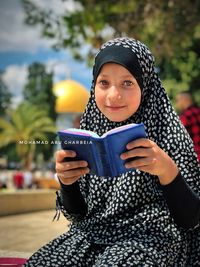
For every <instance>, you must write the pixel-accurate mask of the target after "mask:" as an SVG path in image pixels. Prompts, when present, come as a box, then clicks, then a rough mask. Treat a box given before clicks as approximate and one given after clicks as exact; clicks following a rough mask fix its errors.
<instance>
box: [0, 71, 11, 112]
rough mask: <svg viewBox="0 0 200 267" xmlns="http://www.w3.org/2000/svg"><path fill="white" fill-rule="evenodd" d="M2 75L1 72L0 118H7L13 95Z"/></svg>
mask: <svg viewBox="0 0 200 267" xmlns="http://www.w3.org/2000/svg"><path fill="white" fill-rule="evenodd" d="M2 74H3V73H2V72H0V117H3V116H5V114H6V111H7V110H8V108H9V107H10V104H11V93H10V92H9V90H8V87H7V86H6V84H5V83H4V81H3V79H2Z"/></svg>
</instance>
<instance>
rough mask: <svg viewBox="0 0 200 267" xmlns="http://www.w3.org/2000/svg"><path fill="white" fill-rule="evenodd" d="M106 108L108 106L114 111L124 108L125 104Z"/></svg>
mask: <svg viewBox="0 0 200 267" xmlns="http://www.w3.org/2000/svg"><path fill="white" fill-rule="evenodd" d="M106 108H108V109H109V110H112V111H118V110H120V109H122V108H125V106H106Z"/></svg>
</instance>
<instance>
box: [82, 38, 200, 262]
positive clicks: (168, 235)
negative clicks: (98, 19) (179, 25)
mask: <svg viewBox="0 0 200 267" xmlns="http://www.w3.org/2000/svg"><path fill="white" fill-rule="evenodd" d="M107 62H115V63H118V64H121V65H122V66H124V67H126V68H127V69H128V70H129V71H130V72H131V73H132V74H133V75H134V77H135V78H136V80H137V81H138V84H139V86H140V88H141V91H142V100H141V104H140V107H139V109H138V110H137V112H136V113H135V114H133V115H132V116H131V117H130V118H128V119H127V120H126V121H123V122H112V121H109V120H108V119H107V118H106V117H105V116H104V115H103V114H102V113H101V112H100V111H99V109H98V108H97V105H96V102H95V97H94V87H95V81H96V79H97V76H98V74H99V71H100V69H101V67H102V66H103V64H105V63H107ZM140 122H143V123H144V125H145V128H146V132H147V135H148V138H149V139H151V140H153V141H154V142H156V143H157V145H158V146H159V147H160V148H162V149H163V150H164V151H165V152H167V153H168V154H169V156H170V157H171V158H172V159H173V160H174V161H175V162H176V164H177V166H178V168H179V169H180V172H181V174H182V177H183V178H184V179H185V180H186V181H187V183H188V185H189V186H190V187H191V189H192V190H194V191H195V192H196V193H197V194H198V195H200V168H199V164H198V161H197V157H196V154H195V153H194V148H193V144H192V141H191V139H190V137H189V135H188V133H187V132H186V130H185V128H184V127H183V126H182V124H181V123H180V120H179V118H178V116H177V114H176V112H175V111H174V109H173V107H172V105H171V103H170V101H169V99H168V96H167V94H166V92H165V90H164V88H163V86H162V84H161V81H160V79H159V78H158V74H157V72H156V70H155V67H154V59H153V56H152V54H151V52H150V51H149V49H148V48H147V47H146V46H145V45H144V44H142V43H141V42H139V41H137V40H134V39H130V38H117V39H114V40H111V41H108V42H107V43H105V44H104V45H103V46H102V47H101V49H100V51H99V53H98V54H97V55H96V59H95V65H94V67H93V83H92V88H91V94H90V99H89V102H88V105H87V107H86V110H85V113H84V114H83V117H82V121H81V128H84V129H86V130H91V131H94V132H96V133H98V134H99V135H102V134H103V133H105V132H107V131H108V130H110V129H112V128H115V127H118V126H120V125H124V124H128V123H140ZM169 171H170V170H169ZM79 184H80V189H81V192H82V194H83V196H84V199H85V201H86V203H87V205H88V213H87V215H86V217H85V219H83V220H81V221H80V222H78V224H79V227H81V228H82V229H84V231H85V232H87V233H88V234H89V238H90V239H91V241H92V242H96V243H114V242H123V240H127V242H128V241H129V242H132V245H133V246H135V247H137V248H139V249H141V250H145V251H146V252H147V253H151V254H152V255H155V259H156V261H157V263H159V264H160V265H159V266H196V265H192V264H196V263H197V262H198V263H200V229H199V228H197V229H191V230H190V231H186V230H184V229H180V228H178V227H177V225H176V224H175V223H174V221H173V219H172V218H171V216H170V214H169V210H168V207H167V205H166V202H165V200H164V197H163V194H162V190H161V188H160V185H159V180H158V177H156V176H154V175H150V174H148V173H144V172H142V171H139V170H134V171H129V172H127V173H125V174H123V175H121V176H119V177H114V178H112V179H111V178H110V179H108V178H103V177H97V176H95V175H85V176H83V177H82V178H81V179H80V180H79ZM177 194H178V192H177ZM186 255H187V257H186ZM168 261H169V262H168ZM176 262H177V265H176V264H175V263H176ZM186 262H187V264H186ZM185 264H186V265H185Z"/></svg>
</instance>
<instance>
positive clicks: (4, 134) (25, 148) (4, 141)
mask: <svg viewBox="0 0 200 267" xmlns="http://www.w3.org/2000/svg"><path fill="white" fill-rule="evenodd" d="M55 131H56V128H55V125H54V123H53V121H52V120H51V119H50V118H49V117H47V115H46V112H45V111H43V110H39V109H38V108H37V107H36V106H33V105H31V104H30V103H28V102H24V103H23V104H20V105H19V106H18V107H17V109H16V110H10V111H9V112H8V115H7V119H1V118H0V148H3V147H6V146H9V145H11V144H13V145H14V146H15V148H16V152H17V154H18V155H19V157H20V158H21V160H22V162H23V164H24V165H25V166H29V165H30V163H31V162H32V160H33V159H34V155H35V150H36V144H34V143H30V144H29V143H27V144H21V143H20V141H32V140H43V141H45V140H47V133H55Z"/></svg>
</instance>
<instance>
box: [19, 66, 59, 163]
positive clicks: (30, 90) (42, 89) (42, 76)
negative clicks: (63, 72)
mask: <svg viewBox="0 0 200 267" xmlns="http://www.w3.org/2000/svg"><path fill="white" fill-rule="evenodd" d="M52 88H53V74H52V73H47V71H46V69H45V65H43V64H41V63H37V62H35V63H33V64H31V65H30V66H29V68H28V80H27V83H26V85H25V88H24V91H23V94H24V98H25V100H26V101H28V102H29V103H31V104H32V105H34V106H36V107H37V108H38V109H39V110H44V111H46V114H47V116H48V117H50V118H51V119H52V120H53V121H54V122H55V121H56V117H57V114H56V111H55V103H56V97H55V95H54V94H53V91H52ZM47 138H48V139H49V140H51V139H52V138H54V134H53V133H48V134H47ZM44 148H45V147H44V146H38V147H37V152H38V153H42V154H43V155H44V159H45V160H49V159H50V157H51V156H52V153H53V149H54V148H53V146H49V147H48V148H47V147H46V150H45V151H46V153H44Z"/></svg>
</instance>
